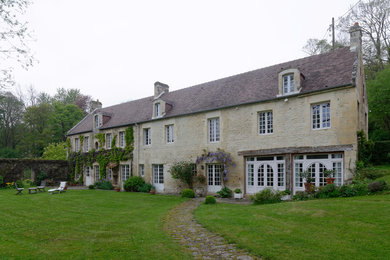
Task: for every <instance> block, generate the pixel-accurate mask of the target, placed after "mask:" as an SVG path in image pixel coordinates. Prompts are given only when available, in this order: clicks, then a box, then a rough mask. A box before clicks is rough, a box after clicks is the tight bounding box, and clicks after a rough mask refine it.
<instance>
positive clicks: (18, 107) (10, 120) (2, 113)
mask: <svg viewBox="0 0 390 260" xmlns="http://www.w3.org/2000/svg"><path fill="white" fill-rule="evenodd" d="M23 113H24V104H23V102H21V101H20V100H19V99H18V98H16V97H15V96H14V95H13V94H12V93H11V92H5V93H1V94H0V137H1V139H0V144H1V145H2V146H3V147H9V148H12V149H13V148H15V146H16V144H17V138H16V135H17V131H18V128H19V127H20V125H21V120H22V118H23Z"/></svg>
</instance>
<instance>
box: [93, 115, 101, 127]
mask: <svg viewBox="0 0 390 260" xmlns="http://www.w3.org/2000/svg"><path fill="white" fill-rule="evenodd" d="M94 120H95V128H99V126H100V123H99V115H95V119H94Z"/></svg>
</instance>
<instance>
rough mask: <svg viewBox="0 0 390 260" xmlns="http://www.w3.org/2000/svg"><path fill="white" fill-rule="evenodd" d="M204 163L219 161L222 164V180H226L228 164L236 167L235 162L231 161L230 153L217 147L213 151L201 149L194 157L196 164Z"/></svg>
mask: <svg viewBox="0 0 390 260" xmlns="http://www.w3.org/2000/svg"><path fill="white" fill-rule="evenodd" d="M202 162H205V163H220V164H221V165H222V175H223V180H224V181H227V180H228V175H229V170H228V168H229V166H233V167H236V164H235V163H234V162H233V160H232V157H231V155H230V153H227V152H225V151H224V150H222V149H220V148H218V149H217V151H215V152H208V151H207V150H205V149H204V150H203V154H202V155H201V156H198V158H196V164H200V163H202Z"/></svg>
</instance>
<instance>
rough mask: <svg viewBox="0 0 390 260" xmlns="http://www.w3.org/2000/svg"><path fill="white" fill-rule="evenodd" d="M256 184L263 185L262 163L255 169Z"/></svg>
mask: <svg viewBox="0 0 390 260" xmlns="http://www.w3.org/2000/svg"><path fill="white" fill-rule="evenodd" d="M257 186H264V165H261V166H260V167H259V169H258V170H257Z"/></svg>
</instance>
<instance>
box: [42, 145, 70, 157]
mask: <svg viewBox="0 0 390 260" xmlns="http://www.w3.org/2000/svg"><path fill="white" fill-rule="evenodd" d="M42 159H48V160H66V144H65V142H62V143H51V144H49V145H48V146H47V147H45V149H44V150H43V155H42Z"/></svg>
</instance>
